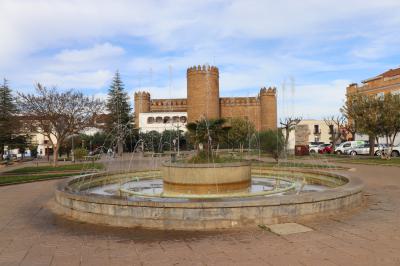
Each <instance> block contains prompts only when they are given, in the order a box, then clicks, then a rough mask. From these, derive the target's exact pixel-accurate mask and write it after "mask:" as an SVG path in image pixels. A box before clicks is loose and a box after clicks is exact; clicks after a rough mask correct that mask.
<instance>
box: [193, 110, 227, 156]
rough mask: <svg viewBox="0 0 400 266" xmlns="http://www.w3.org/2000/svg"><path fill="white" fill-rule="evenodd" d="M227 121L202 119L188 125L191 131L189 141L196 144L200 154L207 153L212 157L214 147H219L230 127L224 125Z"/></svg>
mask: <svg viewBox="0 0 400 266" xmlns="http://www.w3.org/2000/svg"><path fill="white" fill-rule="evenodd" d="M224 124H225V119H223V118H219V119H209V120H207V119H201V120H199V121H196V122H191V123H188V124H187V125H186V128H187V129H188V131H189V139H190V140H191V141H192V142H194V146H195V147H196V148H197V152H198V154H199V153H200V152H202V151H203V150H204V151H205V153H206V155H207V156H208V155H210V154H211V151H212V148H213V146H218V145H219V143H220V141H222V139H223V137H224V135H225V134H227V132H228V130H229V127H228V126H226V125H224Z"/></svg>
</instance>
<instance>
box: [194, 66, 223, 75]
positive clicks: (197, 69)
mask: <svg viewBox="0 0 400 266" xmlns="http://www.w3.org/2000/svg"><path fill="white" fill-rule="evenodd" d="M186 73H187V75H192V74H199V73H203V74H204V73H209V74H214V75H219V70H218V67H216V66H210V65H202V66H201V65H198V66H192V67H189V68H188V69H187V72H186Z"/></svg>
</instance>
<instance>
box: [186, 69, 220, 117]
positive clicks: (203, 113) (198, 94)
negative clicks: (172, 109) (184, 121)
mask: <svg viewBox="0 0 400 266" xmlns="http://www.w3.org/2000/svg"><path fill="white" fill-rule="evenodd" d="M186 76H187V114H188V122H195V121H196V120H199V119H201V118H207V119H216V118H220V105H219V72H218V68H217V67H215V66H205V65H203V66H200V65H199V66H197V67H196V66H194V67H190V68H188V69H187V73H186Z"/></svg>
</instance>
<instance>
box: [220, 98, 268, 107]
mask: <svg viewBox="0 0 400 266" xmlns="http://www.w3.org/2000/svg"><path fill="white" fill-rule="evenodd" d="M219 102H220V104H221V105H242V106H246V105H259V104H260V102H259V101H258V99H257V98H256V97H224V98H220V99H219Z"/></svg>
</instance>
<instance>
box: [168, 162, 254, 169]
mask: <svg viewBox="0 0 400 266" xmlns="http://www.w3.org/2000/svg"><path fill="white" fill-rule="evenodd" d="M161 165H162V166H165V167H176V168H224V167H241V166H251V162H249V161H240V162H229V163H185V162H171V161H164V162H162V164H161Z"/></svg>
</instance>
